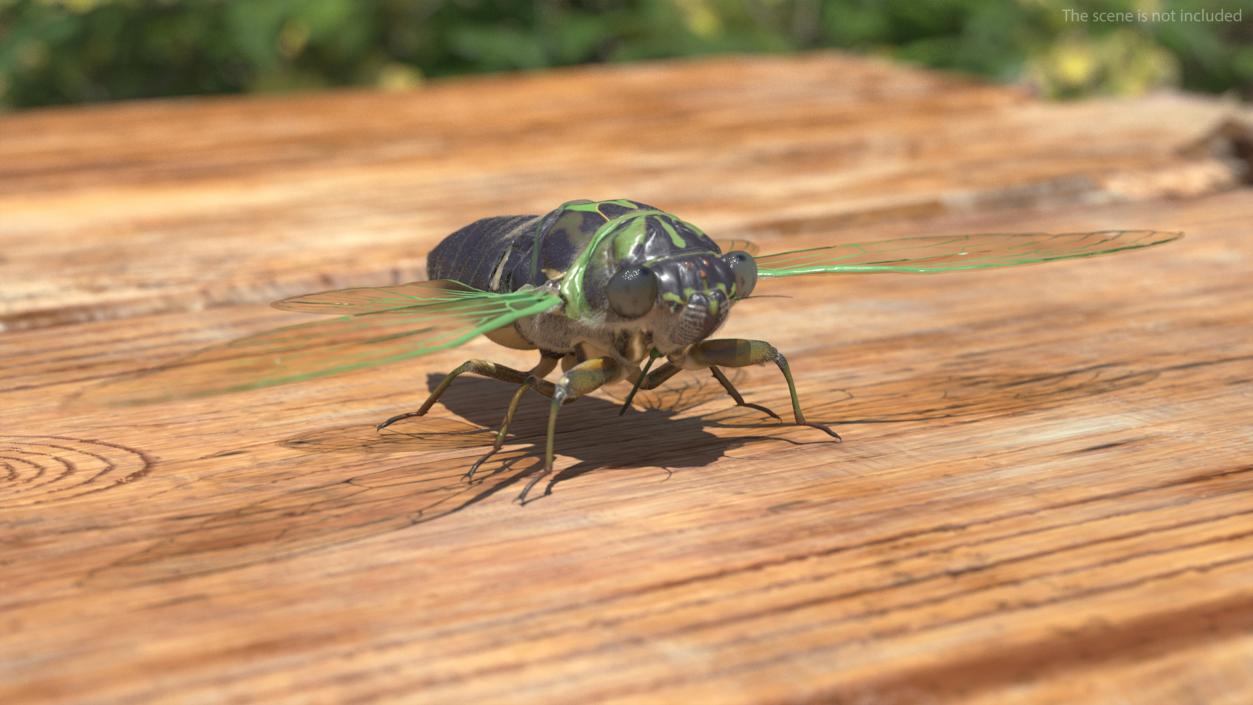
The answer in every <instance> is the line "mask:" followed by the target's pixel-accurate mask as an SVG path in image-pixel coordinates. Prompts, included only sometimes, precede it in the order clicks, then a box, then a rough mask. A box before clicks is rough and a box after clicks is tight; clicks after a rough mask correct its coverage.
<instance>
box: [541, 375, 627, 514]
mask: <svg viewBox="0 0 1253 705" xmlns="http://www.w3.org/2000/svg"><path fill="white" fill-rule="evenodd" d="M622 371H623V370H622V366H621V365H619V364H618V363H617V362H615V361H614V359H613V358H610V357H594V358H591V359H590V360H586V361H584V362H580V363H579V364H577V365H575V366H574V367H571V368H570V369H569V370H567V371H566V373H565V374H564V375H562V376H561V379H559V380H557V384H556V385H554V389H553V401H552V405H551V406H550V407H549V410H548V433H547V440H546V442H545V444H544V468H543V470H542V471H540V472H539V473H537V474H536V475H535V477H532V478H531V480H530V481H529V482H527V483H526V487H523V488H522V493H521V494H519V495H518V502H519V503H521V504H525V503H526V496H527V493H529V492H530V491H531V488H532V487H534V486H535V483H537V482H539V481H540V479H541V478H543V477H545V476H546V475H548V474H549V473H551V472H552V470H553V445H554V437H555V435H556V433H557V412H558V411H560V410H561V405H562V404H563V403H564V402H566V401H567V400H569V399H576V398H578V397H581V396H583V395H584V394H587V393H589V392H592V391H595V390H596V389H599V388H600V387H601V386H603V385H604V384H606V383H608V382H612V381H614V380H615V379H617V378H618V377H619V375H621V374H622Z"/></svg>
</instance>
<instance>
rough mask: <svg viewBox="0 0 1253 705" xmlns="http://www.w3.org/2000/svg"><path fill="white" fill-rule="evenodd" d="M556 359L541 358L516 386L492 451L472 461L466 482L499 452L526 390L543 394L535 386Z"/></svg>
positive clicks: (553, 365)
mask: <svg viewBox="0 0 1253 705" xmlns="http://www.w3.org/2000/svg"><path fill="white" fill-rule="evenodd" d="M558 359H560V358H557V357H550V356H548V355H545V356H543V357H541V358H540V361H539V364H538V365H536V366H535V367H532V368H531V371H530V372H529V373H528V374H527V378H526V381H525V382H523V383H522V384H520V385H518V389H517V391H515V392H514V393H513V398H512V399H510V400H509V409H508V410H507V411H505V419H504V420H503V421H501V423H500V430H498V431H497V432H496V440H495V442H493V443H492V449H491V450H489V451H487V454H486V455H484V456H483V457H481V458H479V459H478V460H476V461H474V464H473V465H471V466H470V469H469V470H468V471H466V475H465V479H466V481H470V480H472V479H474V473H476V472H478V470H479V467H480V466H482V465H483V463H485V462H487V460H488V459H489V458H491V457H492V456H493V455H495V454H496V451H498V450H500V447H501V446H503V445H504V444H505V436H507V435H508V433H509V424H511V423H513V415H514V414H516V413H517V412H518V404H519V403H520V402H521V401H522V397H523V396H524V395H525V394H526V390H528V389H535V390H536V391H538V392H540V393H541V394H543V393H544V390H542V389H541V388H540V387H539V386H537V385H538V383H539V382H540V378H541V377H543V376H544V375H547V374H548V373H549V372H552V371H553V368H554V367H556V366H557V360H558ZM546 396H550V395H546Z"/></svg>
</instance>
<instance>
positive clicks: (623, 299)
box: [606, 267, 657, 318]
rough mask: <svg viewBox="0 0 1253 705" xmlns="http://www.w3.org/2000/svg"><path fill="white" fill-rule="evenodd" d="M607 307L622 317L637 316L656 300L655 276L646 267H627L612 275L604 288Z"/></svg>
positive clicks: (650, 306)
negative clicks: (606, 296)
mask: <svg viewBox="0 0 1253 705" xmlns="http://www.w3.org/2000/svg"><path fill="white" fill-rule="evenodd" d="M606 293H607V294H608V295H609V308H611V309H613V312H614V313H616V314H618V315H619V316H622V317H623V318H639V317H640V316H643V315H644V314H646V313H648V312H649V311H651V310H653V303H654V302H656V301H657V276H656V275H655V274H653V273H652V270H650V269H648V268H647V267H627V268H626V269H624V270H622V271H620V272H618V273H617V274H615V275H613V278H612V279H610V280H609V286H608V287H607V289H606Z"/></svg>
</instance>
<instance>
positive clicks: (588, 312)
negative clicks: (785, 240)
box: [427, 199, 719, 360]
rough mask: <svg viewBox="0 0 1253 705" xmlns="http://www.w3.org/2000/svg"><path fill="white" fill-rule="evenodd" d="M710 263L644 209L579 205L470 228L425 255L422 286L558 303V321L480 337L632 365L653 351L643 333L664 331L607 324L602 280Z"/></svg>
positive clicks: (635, 323) (690, 235) (546, 319)
mask: <svg viewBox="0 0 1253 705" xmlns="http://www.w3.org/2000/svg"><path fill="white" fill-rule="evenodd" d="M718 253H719V249H718V245H717V244H716V243H714V242H713V240H711V239H710V238H709V237H708V236H706V235H705V234H704V233H703V232H702V231H701V230H700V229H699V228H696V227H695V226H693V225H691V224H689V223H687V222H685V221H683V220H681V219H679V218H678V217H676V216H674V215H671V214H669V213H666V212H664V211H661V210H658V209H656V208H653V207H652V206H649V205H647V204H644V203H640V202H638V201H631V200H626V199H616V200H609V201H588V200H579V201H570V202H568V203H565V204H563V205H562V206H560V207H559V208H557V209H555V210H553V211H552V212H550V213H548V214H546V215H543V216H502V217H495V218H486V219H483V220H480V221H477V222H475V223H473V224H471V225H469V226H466V227H465V228H462V229H461V230H459V231H457V232H455V233H453V234H452V235H449V236H448V237H447V238H445V239H444V241H443V242H441V243H440V244H439V245H438V246H437V247H436V248H435V249H434V250H433V251H432V252H431V254H430V256H429V258H428V265H427V269H428V275H429V276H430V278H432V279H456V280H458V281H461V282H464V283H466V284H469V285H470V286H473V287H476V288H480V289H486V290H489V291H496V292H507V291H516V290H518V289H521V288H523V287H528V286H529V287H551V288H555V289H557V290H558V291H559V292H560V293H561V296H562V299H563V301H564V302H565V306H564V308H563V309H562V310H561V311H559V312H554V313H550V314H543V315H540V316H535V317H532V318H530V319H524V320H521V321H518V322H517V324H515V326H514V331H504V333H503V334H502V333H497V334H496V335H490V336H489V337H491V338H492V339H493V340H495V341H496V342H498V343H501V344H504V345H509V346H510V347H521V345H519V343H530V344H532V345H533V346H535V347H539V348H540V349H542V350H550V351H553V352H571V351H573V350H574V348H575V347H576V346H577V345H578V344H580V343H582V344H584V345H585V346H587V347H591V348H592V349H594V350H596V351H597V352H598V353H600V354H610V353H611V352H612V354H615V355H619V356H623V357H628V359H630V358H634V359H635V360H638V359H639V357H641V356H643V355H646V354H647V350H648V347H649V346H650V345H652V343H653V340H652V335H651V333H652V332H653V330H652V329H653V328H654V327H656V326H657V325H660V324H663V323H664V322H663V321H662V320H661V319H660V318H658V317H656V316H645V317H643V318H639V319H634V320H624V319H621V318H620V317H617V316H615V314H614V313H613V312H612V311H611V310H610V308H609V306H608V303H607V299H606V294H605V287H606V285H607V283H608V281H609V279H610V277H612V276H613V275H614V274H615V273H616V272H617V271H618V270H619V269H620V268H622V267H625V266H632V265H642V266H652V265H657V264H658V263H662V262H665V261H667V260H672V259H678V258H683V257H685V256H692V255H697V254H708V255H712V256H717V255H718ZM693 284H696V282H693ZM515 331H516V332H517V333H518V334H520V335H521V337H522V338H523V339H524V340H520V339H518V338H517V337H516V336H514V334H513V333H514V332H515ZM662 337H664V331H663V335H662Z"/></svg>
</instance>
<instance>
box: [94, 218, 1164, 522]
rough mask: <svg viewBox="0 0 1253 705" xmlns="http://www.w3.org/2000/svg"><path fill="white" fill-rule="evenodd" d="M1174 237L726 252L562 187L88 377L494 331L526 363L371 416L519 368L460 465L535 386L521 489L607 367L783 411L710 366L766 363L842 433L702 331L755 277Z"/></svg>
mask: <svg viewBox="0 0 1253 705" xmlns="http://www.w3.org/2000/svg"><path fill="white" fill-rule="evenodd" d="M1178 237H1180V234H1179V233H1164V232H1156V231H1143V230H1141V231H1108V232H1093V233H1065V234H1052V235H1051V234H1045V233H1033V234H998V235H964V236H953V237H921V238H907V239H900V240H888V241H883V242H874V243H865V244H850V245H834V246H830V247H818V248H812V249H808V250H797V251H792V252H784V253H779V254H773V255H765V256H755V253H754V252H752V251H751V250H752V247H751V245H749V244H747V243H742V246H741V247H739V248H736V249H732V248H731V247H728V248H727V249H728V250H729V251H726V252H724V251H723V247H722V246H720V245H719V243H717V242H715V241H714V240H712V239H710V238H709V237H708V236H707V235H706V234H705V233H704V232H702V231H701V230H700V229H699V228H697V227H696V226H694V225H692V224H690V223H687V222H685V221H683V220H681V219H679V218H678V217H676V216H674V215H672V214H670V213H666V212H665V211H661V210H658V209H656V208H653V207H651V206H648V205H646V204H643V203H639V202H637V201H630V200H625V199H616V200H609V201H586V200H581V201H570V202H568V203H565V204H563V205H562V206H560V207H559V208H557V209H556V210H554V211H552V212H550V213H548V214H546V215H543V216H504V217H494V218H485V219H483V220H479V221H477V222H475V223H473V224H471V225H468V226H466V227H465V228H462V229H461V230H458V231H457V232H455V233H453V234H451V235H449V236H448V237H447V238H445V239H444V240H443V241H442V242H441V243H440V244H439V245H438V246H436V248H435V249H434V250H433V251H432V252H431V253H430V255H429V257H428V260H427V270H428V276H429V281H423V282H413V283H410V284H402V285H397V286H391V287H378V288H357V289H341V290H336V291H328V292H321V293H315V294H308V295H304V296H297V297H293V298H290V299H284V300H282V301H278V302H276V303H275V304H274V305H275V306H276V307H277V308H280V309H283V310H289V311H300V312H306V313H334V314H340V315H339V316H338V317H336V318H332V319H328V320H320V321H317V322H314V323H307V324H302V325H295V326H289V327H287V328H280V329H278V330H275V331H270V332H267V333H261V334H259V335H255V336H251V337H248V338H243V339H240V340H237V341H235V342H233V343H229V344H227V345H225V346H219V347H216V348H210V349H208V350H204V351H202V352H200V353H197V354H196V355H193V356H192V357H190V358H187V359H185V360H183V361H180V362H177V363H174V364H172V365H170V366H167V367H164V368H159V369H157V370H155V371H152V372H148V373H145V374H142V375H139V376H136V377H132V378H128V379H124V380H120V381H116V382H112V383H109V384H106V385H104V386H103V387H101V388H99V391H100V392H101V393H102V396H103V397H104V398H105V400H107V401H109V402H112V403H115V404H117V403H122V404H130V403H148V402H154V401H162V400H168V399H177V398H187V397H196V396H203V395H208V394H217V393H223V392H233V391H243V390H246V389H253V388H258V387H265V386H271V385H275V384H282V383H286V382H295V381H301V380H305V379H310V378H315V377H321V376H325V375H329V374H334V373H337V372H343V371H348V370H354V369H360V368H363V367H370V366H374V365H379V364H384V363H387V362H393V361H397V360H402V359H407V358H411V357H415V356H418V355H423V354H427V353H430V352H435V351H437V350H443V349H447V348H450V347H453V346H455V345H459V344H461V343H463V342H465V341H467V340H469V339H471V338H473V337H475V336H477V335H480V334H483V335H486V336H487V337H488V338H489V339H491V340H492V341H494V342H496V343H499V344H501V345H504V346H507V347H511V348H519V349H533V350H537V351H538V352H539V355H540V359H539V362H538V363H537V364H536V365H535V366H534V367H533V368H532V369H530V370H527V371H522V370H516V369H512V368H508V367H505V366H503V365H498V364H494V363H492V362H489V361H486V360H469V361H467V362H465V363H464V364H462V365H461V366H459V367H457V368H456V369H454V370H453V371H452V372H451V373H450V374H449V375H447V376H446V377H445V378H444V380H443V381H442V382H441V384H440V385H439V386H438V387H436V389H435V390H434V391H433V392H432V394H431V396H430V398H428V399H427V401H426V402H425V403H424V404H423V405H422V407H421V408H419V409H418V410H417V411H414V412H411V413H407V414H401V415H399V416H395V417H393V418H391V419H388V420H387V421H386V422H384V423H383V424H380V428H384V427H386V426H388V425H390V424H392V423H395V422H396V421H398V420H400V419H403V418H408V417H411V416H421V415H423V414H425V413H427V411H429V409H430V408H431V406H432V405H433V404H434V403H435V402H436V401H437V400H438V399H439V397H440V395H442V394H443V393H444V391H445V390H447V389H448V387H449V385H450V384H452V383H453V381H454V380H455V379H456V378H457V377H458V376H459V375H461V374H463V373H465V372H474V373H476V374H479V375H484V376H488V377H492V378H495V379H499V380H502V381H505V382H509V383H512V384H515V385H517V390H516V392H515V394H514V396H513V399H512V401H511V402H510V404H509V407H508V411H507V412H506V414H505V418H504V421H503V422H502V424H501V428H500V430H499V432H498V433H497V436H496V442H495V444H494V445H493V448H492V450H491V451H489V452H488V454H487V455H485V456H484V457H483V458H482V459H480V460H479V461H478V462H476V463H475V464H474V466H472V467H471V469H470V472H469V473H468V474H469V475H472V474H473V472H474V471H475V470H476V469H477V468H478V467H479V465H480V464H481V463H482V462H483V461H484V460H486V459H487V458H488V457H490V456H491V455H492V453H494V452H495V451H496V450H498V449H499V448H500V447H501V445H502V444H503V442H504V439H505V438H506V434H507V432H508V428H509V424H510V422H511V421H512V419H513V416H514V413H515V411H516V409H517V407H518V404H519V402H520V400H521V399H522V397H523V395H524V394H525V393H526V392H527V391H528V390H534V391H536V392H539V393H540V394H543V395H544V396H546V397H549V398H550V399H551V400H552V401H551V406H550V412H549V419H548V428H547V442H546V447H545V457H544V468H543V472H542V473H539V474H537V475H536V476H535V477H533V478H532V479H531V481H530V482H529V483H528V485H527V486H526V488H525V489H523V491H522V494H521V495H520V496H519V499H520V500H525V497H526V494H527V493H528V492H529V491H530V489H531V487H533V486H534V484H535V483H536V482H537V481H538V480H539V479H540V478H541V477H542V476H543V475H545V474H547V473H549V472H551V470H552V466H553V456H554V443H553V441H554V434H555V431H556V422H557V417H558V412H559V410H560V408H561V406H562V404H563V403H565V402H567V401H570V400H573V399H575V398H577V397H580V396H583V395H585V394H588V393H589V392H592V391H594V390H595V389H598V388H599V387H601V386H603V385H605V384H607V383H610V382H615V381H620V380H627V381H630V382H633V383H634V385H635V388H634V389H651V388H654V387H657V386H659V385H661V384H662V383H664V382H665V381H666V380H668V379H669V378H670V377H672V376H674V375H675V374H676V373H677V372H679V371H680V370H684V369H701V368H705V369H708V370H710V371H711V373H712V374H713V376H714V378H715V379H717V380H718V382H719V383H720V384H721V385H722V387H723V388H724V389H725V390H726V392H727V393H728V394H729V395H730V396H731V398H732V399H733V400H734V401H735V403H736V404H739V405H742V406H749V407H752V408H755V409H758V410H761V411H763V412H765V413H767V414H770V415H771V416H774V417H775V418H778V415H777V414H775V413H774V412H772V411H770V410H769V409H766V408H765V407H761V406H757V405H755V404H748V403H746V402H745V401H744V399H743V397H742V396H741V395H740V393H739V391H738V390H736V388H735V387H734V385H733V384H732V383H731V381H730V379H729V378H728V377H727V376H726V374H725V373H723V371H722V370H721V368H723V367H742V366H746V365H755V364H761V363H766V362H773V363H774V364H776V365H777V366H778V367H779V369H780V371H781V372H782V373H783V377H784V379H785V381H786V382H787V386H788V391H789V393H790V395H791V402H792V413H793V417H794V420H795V423H797V424H801V425H805V426H810V427H813V428H816V429H819V430H821V431H824V432H826V433H827V434H829V435H831V436H832V437H834V438H836V439H838V438H839V436H838V435H837V434H836V433H835V432H834V431H832V430H831V429H829V428H827V427H826V426H824V425H821V424H816V423H811V422H808V421H806V419H805V416H804V413H803V412H802V411H801V407H800V403H799V400H798V399H797V395H796V387H795V384H794V383H793V380H792V375H791V371H790V369H789V367H788V363H787V360H786V359H785V358H784V356H783V355H782V354H780V353H779V352H778V351H777V350H776V349H775V348H774V347H773V346H772V345H770V344H769V343H766V342H764V341H755V340H735V339H711V338H710V336H711V335H712V334H713V333H714V332H715V331H716V330H717V329H718V327H719V326H721V325H722V324H723V322H725V321H726V319H727V317H728V315H729V314H730V311H731V308H732V307H733V306H734V305H735V303H736V302H738V301H741V300H743V299H745V298H747V297H748V296H749V295H750V294H751V293H752V292H753V290H754V288H755V287H756V285H757V283H758V279H759V278H761V279H765V278H771V277H785V276H796V275H802V274H827V273H873V272H914V273H930V272H943V271H955V270H963V269H978V268H986V267H1004V266H1012V265H1018V264H1030V263H1034V262H1043V261H1049V260H1054V259H1067V258H1074V257H1085V256H1091V255H1098V254H1105V253H1109V252H1116V251H1119V250H1126V249H1135V248H1142V247H1148V246H1151V245H1156V244H1160V243H1164V242H1168V241H1170V240H1173V239H1176V238H1178ZM663 358H664V359H665V362H664V363H663V364H662V365H660V366H659V367H658V368H657V369H655V370H652V371H650V369H651V365H652V364H653V362H654V361H656V360H658V359H663ZM558 363H560V364H561V366H562V368H563V373H562V374H561V375H560V376H559V377H558V378H557V379H556V381H547V380H545V379H544V378H545V377H546V376H548V375H549V374H550V373H552V372H553V370H554V369H555V368H556V367H557V365H558ZM641 364H643V367H641ZM634 389H633V390H632V394H633V393H634ZM627 403H628V404H629V403H630V397H628V400H627ZM624 408H625V407H624Z"/></svg>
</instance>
